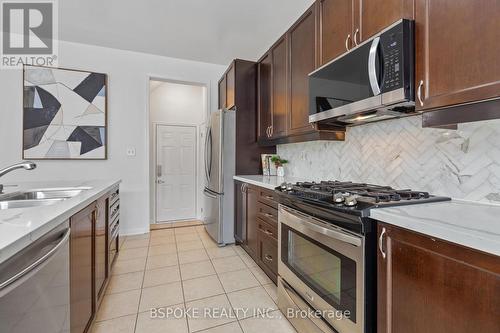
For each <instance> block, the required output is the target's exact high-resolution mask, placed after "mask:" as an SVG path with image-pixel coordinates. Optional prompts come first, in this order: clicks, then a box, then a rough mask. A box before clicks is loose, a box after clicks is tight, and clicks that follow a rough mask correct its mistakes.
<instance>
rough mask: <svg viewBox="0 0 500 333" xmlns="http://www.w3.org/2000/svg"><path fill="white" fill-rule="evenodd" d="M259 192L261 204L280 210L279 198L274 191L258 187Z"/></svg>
mask: <svg viewBox="0 0 500 333" xmlns="http://www.w3.org/2000/svg"><path fill="white" fill-rule="evenodd" d="M258 190H259V199H258V200H259V202H262V203H264V204H266V205H268V206H271V207H273V208H275V209H278V197H277V196H276V194H275V193H274V191H272V190H268V189H265V188H262V187H258Z"/></svg>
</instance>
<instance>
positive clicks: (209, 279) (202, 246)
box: [92, 226, 295, 333]
mask: <svg viewBox="0 0 500 333" xmlns="http://www.w3.org/2000/svg"><path fill="white" fill-rule="evenodd" d="M152 308H159V309H161V310H163V311H165V310H166V309H171V310H175V311H182V310H183V309H184V310H187V311H190V312H188V313H191V314H192V317H191V318H189V316H180V318H176V316H172V315H171V316H169V317H168V318H163V319H160V318H152V316H151V309H152ZM205 309H209V310H211V311H210V312H211V313H213V314H214V316H213V317H210V316H204V315H203V313H204V312H205ZM245 309H247V310H245ZM277 309H278V307H277V305H276V286H275V285H274V284H273V283H272V282H271V280H270V279H269V278H268V277H267V275H266V274H265V273H264V272H263V271H262V270H261V269H260V268H259V267H258V266H257V265H256V264H255V262H254V261H253V260H252V258H250V256H248V254H246V252H245V251H244V250H243V249H242V248H241V247H239V246H226V247H223V248H219V247H217V245H216V244H215V243H214V242H213V241H212V239H211V238H210V237H209V236H208V234H207V233H206V232H205V230H204V228H203V227H202V226H196V227H183V228H175V229H164V230H154V231H152V232H151V233H150V234H149V235H140V236H131V237H126V238H125V241H124V242H123V246H122V248H121V251H120V254H119V256H118V259H117V262H116V263H115V266H114V268H113V272H112V276H111V279H110V283H109V286H108V289H107V290H106V295H105V296H104V300H103V302H102V304H101V307H100V309H99V311H98V313H97V317H96V322H95V323H94V325H93V328H92V333H116V332H120V333H121V332H123V333H134V332H136V333H155V332H169V333H177V332H179V333H189V332H205V333H233V332H234V333H262V332H273V333H293V332H295V330H294V329H293V327H292V326H291V325H290V323H289V322H288V321H287V320H286V319H285V318H283V317H282V315H281V313H280V312H279V310H277ZM196 311H198V313H199V314H201V315H198V316H195V314H196ZM213 311H225V313H224V314H225V315H223V316H216V315H215V314H216V313H215V312H213ZM254 311H255V312H257V315H256V314H255V313H254ZM176 313H177V312H176ZM263 313H267V315H262V314H263ZM259 314H260V315H259Z"/></svg>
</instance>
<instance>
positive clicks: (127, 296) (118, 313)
mask: <svg viewBox="0 0 500 333" xmlns="http://www.w3.org/2000/svg"><path fill="white" fill-rule="evenodd" d="M140 295H141V291H140V290H132V291H126V292H123V293H119V294H110V295H106V297H104V299H103V300H102V304H101V306H100V308H99V311H98V312H97V316H96V320H97V321H102V320H108V319H113V318H117V317H122V316H127V315H132V314H135V313H137V307H138V305H139V297H140Z"/></svg>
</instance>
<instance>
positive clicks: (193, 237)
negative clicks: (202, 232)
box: [175, 233, 201, 243]
mask: <svg viewBox="0 0 500 333" xmlns="http://www.w3.org/2000/svg"><path fill="white" fill-rule="evenodd" d="M195 240H197V241H199V240H201V239H200V237H199V236H198V234H197V233H192V234H182V235H175V241H176V242H177V243H181V242H190V241H195Z"/></svg>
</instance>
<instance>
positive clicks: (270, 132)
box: [269, 125, 274, 137]
mask: <svg viewBox="0 0 500 333" xmlns="http://www.w3.org/2000/svg"><path fill="white" fill-rule="evenodd" d="M273 131H274V129H273V125H271V126H269V137H272V136H273Z"/></svg>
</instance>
